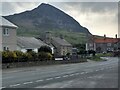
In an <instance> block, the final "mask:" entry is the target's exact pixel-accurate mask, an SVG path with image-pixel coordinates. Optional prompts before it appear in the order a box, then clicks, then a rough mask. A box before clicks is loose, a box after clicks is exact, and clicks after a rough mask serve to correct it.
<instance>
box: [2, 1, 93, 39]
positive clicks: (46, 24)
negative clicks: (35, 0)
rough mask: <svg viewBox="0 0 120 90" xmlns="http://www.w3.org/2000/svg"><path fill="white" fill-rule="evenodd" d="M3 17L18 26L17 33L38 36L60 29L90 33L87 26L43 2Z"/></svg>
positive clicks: (69, 31)
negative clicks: (32, 7) (30, 8)
mask: <svg viewBox="0 0 120 90" xmlns="http://www.w3.org/2000/svg"><path fill="white" fill-rule="evenodd" d="M4 18H6V19H8V20H9V21H11V22H12V23H14V24H16V25H17V26H18V27H19V28H18V35H32V36H39V35H41V34H42V32H45V31H52V32H58V33H59V32H60V31H61V30H62V31H65V32H68V33H82V34H84V35H86V34H91V33H90V32H89V30H88V29H87V28H85V27H83V26H81V25H80V24H79V23H78V22H77V21H76V20H75V19H74V18H72V17H71V16H69V15H68V14H66V13H64V12H63V11H61V10H59V9H57V8H56V7H54V6H52V5H49V4H44V3H42V4H41V5H39V6H38V7H37V8H35V9H33V10H30V11H25V12H22V13H19V14H14V15H9V16H4ZM68 33H66V34H68ZM70 36H71V35H70ZM79 38H80V37H79ZM76 39H77V38H76Z"/></svg>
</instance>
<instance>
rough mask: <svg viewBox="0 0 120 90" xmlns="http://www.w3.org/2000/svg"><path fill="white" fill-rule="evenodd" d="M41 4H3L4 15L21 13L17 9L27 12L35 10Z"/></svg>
mask: <svg viewBox="0 0 120 90" xmlns="http://www.w3.org/2000/svg"><path fill="white" fill-rule="evenodd" d="M39 4H40V2H2V13H3V15H10V14H14V13H18V12H19V13H20V12H21V11H19V10H18V9H17V8H21V10H23V11H26V10H27V9H28V8H31V9H33V8H34V7H36V6H38V5H39Z"/></svg>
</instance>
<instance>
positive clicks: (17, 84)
mask: <svg viewBox="0 0 120 90" xmlns="http://www.w3.org/2000/svg"><path fill="white" fill-rule="evenodd" d="M19 85H20V84H15V85H10V87H16V86H19Z"/></svg>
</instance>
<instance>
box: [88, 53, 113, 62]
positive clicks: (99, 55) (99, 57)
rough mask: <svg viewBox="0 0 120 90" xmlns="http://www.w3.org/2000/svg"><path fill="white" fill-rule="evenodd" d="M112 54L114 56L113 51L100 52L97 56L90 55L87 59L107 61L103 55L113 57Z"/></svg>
mask: <svg viewBox="0 0 120 90" xmlns="http://www.w3.org/2000/svg"><path fill="white" fill-rule="evenodd" d="M111 56H113V54H112V53H98V54H96V55H95V56H91V57H88V58H87V59H89V60H93V61H106V60H105V59H103V58H101V57H111Z"/></svg>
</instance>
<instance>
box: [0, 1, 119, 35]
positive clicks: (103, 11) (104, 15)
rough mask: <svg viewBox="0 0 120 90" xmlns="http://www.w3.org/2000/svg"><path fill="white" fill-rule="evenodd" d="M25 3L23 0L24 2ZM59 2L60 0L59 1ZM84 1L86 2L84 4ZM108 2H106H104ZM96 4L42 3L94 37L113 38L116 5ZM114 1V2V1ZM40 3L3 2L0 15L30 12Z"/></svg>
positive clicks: (108, 3) (116, 13) (110, 3)
mask: <svg viewBox="0 0 120 90" xmlns="http://www.w3.org/2000/svg"><path fill="white" fill-rule="evenodd" d="M24 1H25V0H24ZM59 1H60V0H59ZM85 1H86V2H85ZM106 1H108V0H106ZM110 1H111V2H97V0H94V1H93V0H89V2H88V0H84V2H80V1H79V2H78V1H77V2H73V1H72V0H71V2H70V0H69V1H67V0H66V2H65V0H64V2H63V1H62V0H61V1H60V2H58V1H57V2H52V0H51V1H50V0H46V1H44V3H49V4H51V5H53V6H55V7H57V8H59V9H60V10H62V11H64V12H65V13H67V14H69V15H70V16H72V17H73V18H74V19H75V20H77V21H78V22H79V23H80V24H81V25H82V26H84V27H86V28H88V29H89V31H90V32H91V33H92V34H94V35H102V36H103V35H104V34H106V35H107V36H109V37H115V34H118V3H117V1H118V0H116V2H113V0H110ZM114 1H115V0H114ZM41 3H43V2H42V1H39V2H38V0H37V1H34V2H33V1H32V2H29V0H28V1H27V2H23V1H22V0H21V1H17V2H15V1H14V2H13V0H4V2H1V4H2V7H1V5H0V8H1V10H0V15H12V14H15V13H20V12H23V11H26V10H31V9H33V8H36V7H38V6H39V5H40V4H41Z"/></svg>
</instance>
